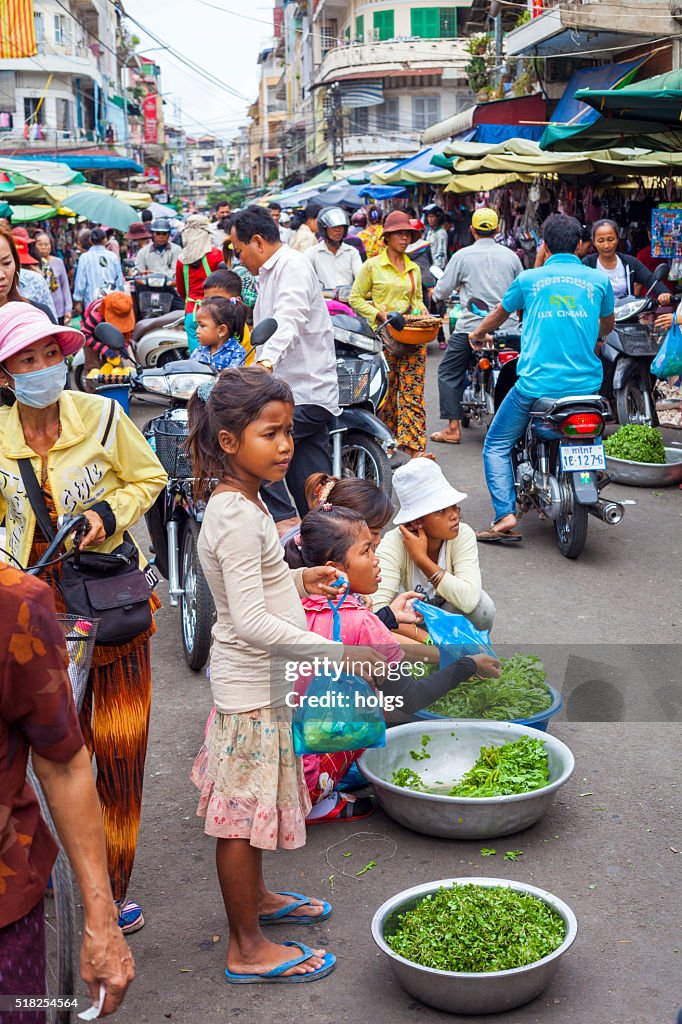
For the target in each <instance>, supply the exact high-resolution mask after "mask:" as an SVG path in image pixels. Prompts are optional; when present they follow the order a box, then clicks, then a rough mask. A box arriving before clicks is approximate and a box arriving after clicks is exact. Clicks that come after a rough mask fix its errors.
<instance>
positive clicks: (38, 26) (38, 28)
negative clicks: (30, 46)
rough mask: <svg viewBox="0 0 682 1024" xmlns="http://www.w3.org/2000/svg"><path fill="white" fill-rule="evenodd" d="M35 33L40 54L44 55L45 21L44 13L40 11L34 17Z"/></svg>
mask: <svg viewBox="0 0 682 1024" xmlns="http://www.w3.org/2000/svg"><path fill="white" fill-rule="evenodd" d="M33 31H34V32H35V36H36V46H37V47H38V53H43V52H44V50H43V47H44V45H45V21H44V19H43V15H42V12H40V11H36V12H35V13H34V15H33Z"/></svg>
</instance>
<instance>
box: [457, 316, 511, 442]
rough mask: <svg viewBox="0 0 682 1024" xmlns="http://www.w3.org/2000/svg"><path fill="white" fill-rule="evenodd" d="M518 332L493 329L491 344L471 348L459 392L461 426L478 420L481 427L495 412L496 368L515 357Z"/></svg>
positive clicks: (498, 370)
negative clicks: (468, 362)
mask: <svg viewBox="0 0 682 1024" xmlns="http://www.w3.org/2000/svg"><path fill="white" fill-rule="evenodd" d="M519 346H520V335H519V334H518V333H515V332H508V333H503V332H500V331H498V332H496V333H495V339H494V341H493V342H492V343H491V344H488V345H483V346H482V348H480V349H477V350H476V351H474V350H473V349H472V352H471V362H470V364H469V369H468V370H467V376H466V387H465V388H464V394H463V396H462V418H461V421H460V422H461V424H462V426H463V427H468V426H469V425H470V424H471V421H472V420H474V422H476V423H478V424H479V426H481V427H483V429H484V430H486V431H487V430H488V427H489V426H490V424H491V423H492V421H493V416H494V415H495V385H496V384H497V381H498V378H499V376H500V370H501V369H502V367H503V366H504V365H505V363H508V362H510V361H511V360H513V359H518V356H519Z"/></svg>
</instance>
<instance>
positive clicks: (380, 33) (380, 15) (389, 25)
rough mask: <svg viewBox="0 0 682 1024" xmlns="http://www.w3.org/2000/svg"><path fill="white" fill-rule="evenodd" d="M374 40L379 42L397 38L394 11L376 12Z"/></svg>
mask: <svg viewBox="0 0 682 1024" xmlns="http://www.w3.org/2000/svg"><path fill="white" fill-rule="evenodd" d="M374 38H375V39H378V40H379V41H383V40H384V39H393V38H395V25H394V19H393V11H375V12H374Z"/></svg>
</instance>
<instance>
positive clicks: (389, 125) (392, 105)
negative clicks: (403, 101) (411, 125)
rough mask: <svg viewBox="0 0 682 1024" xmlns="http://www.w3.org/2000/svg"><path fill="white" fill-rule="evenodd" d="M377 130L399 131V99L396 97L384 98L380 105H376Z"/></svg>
mask: <svg viewBox="0 0 682 1024" xmlns="http://www.w3.org/2000/svg"><path fill="white" fill-rule="evenodd" d="M376 112H377V131H379V132H399V131H400V101H399V100H397V99H395V98H394V99H392V100H384V102H383V103H382V104H381V106H379V107H376Z"/></svg>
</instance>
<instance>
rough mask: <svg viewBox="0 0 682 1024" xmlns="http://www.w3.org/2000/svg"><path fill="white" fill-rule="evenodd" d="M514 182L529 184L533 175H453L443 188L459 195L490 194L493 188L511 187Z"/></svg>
mask: <svg viewBox="0 0 682 1024" xmlns="http://www.w3.org/2000/svg"><path fill="white" fill-rule="evenodd" d="M516 181H523V182H526V183H527V184H529V183H530V182H532V181H533V175H532V174H522V173H521V172H520V171H515V172H512V173H511V174H494V173H492V172H488V173H485V172H484V173H481V174H453V176H452V178H451V179H450V181H449V183H448V184H447V185H446V186H445V191H446V192H457V193H459V194H460V195H461V194H463V193H465V192H492V190H493V189H494V188H504V186H505V185H513V184H514V182H516Z"/></svg>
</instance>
